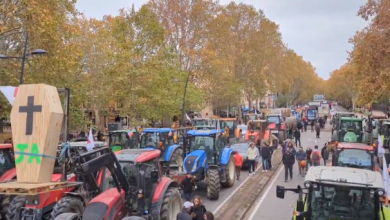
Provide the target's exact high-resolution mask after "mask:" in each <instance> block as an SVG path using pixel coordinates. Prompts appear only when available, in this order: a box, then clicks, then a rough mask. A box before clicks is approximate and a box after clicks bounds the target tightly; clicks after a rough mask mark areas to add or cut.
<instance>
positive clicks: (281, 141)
mask: <svg viewBox="0 0 390 220" xmlns="http://www.w3.org/2000/svg"><path fill="white" fill-rule="evenodd" d="M278 139H279V143H283V141H284V139H285V135H284V132H283V131H279V132H278Z"/></svg>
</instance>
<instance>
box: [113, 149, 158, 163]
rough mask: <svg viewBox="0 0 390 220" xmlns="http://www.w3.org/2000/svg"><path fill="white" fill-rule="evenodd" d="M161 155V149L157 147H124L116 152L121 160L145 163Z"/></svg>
mask: <svg viewBox="0 0 390 220" xmlns="http://www.w3.org/2000/svg"><path fill="white" fill-rule="evenodd" d="M160 155H161V151H160V150H155V149H124V150H120V151H118V152H117V153H116V157H117V158H118V160H119V161H132V162H138V163H143V162H145V161H149V160H151V159H154V158H158V157H160Z"/></svg>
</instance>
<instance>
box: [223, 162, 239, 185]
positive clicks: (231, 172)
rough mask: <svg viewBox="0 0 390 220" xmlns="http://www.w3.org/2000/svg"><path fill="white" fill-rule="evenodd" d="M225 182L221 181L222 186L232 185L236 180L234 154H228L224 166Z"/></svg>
mask: <svg viewBox="0 0 390 220" xmlns="http://www.w3.org/2000/svg"><path fill="white" fill-rule="evenodd" d="M226 169H227V170H226V171H227V172H226V182H225V183H221V185H222V186H223V187H232V186H233V185H234V182H235V181H236V162H235V160H234V156H233V155H230V159H229V163H228V164H227V166H226Z"/></svg>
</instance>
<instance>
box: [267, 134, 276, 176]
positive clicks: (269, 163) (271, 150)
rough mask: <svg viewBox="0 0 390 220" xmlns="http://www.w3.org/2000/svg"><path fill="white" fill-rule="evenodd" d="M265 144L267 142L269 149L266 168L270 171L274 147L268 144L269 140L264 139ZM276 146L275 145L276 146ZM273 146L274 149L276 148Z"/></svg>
mask: <svg viewBox="0 0 390 220" xmlns="http://www.w3.org/2000/svg"><path fill="white" fill-rule="evenodd" d="M265 143H266V144H268V146H269V149H270V155H269V159H268V160H267V161H268V170H269V171H270V170H271V169H272V155H273V153H274V148H273V147H272V146H270V145H269V142H268V141H266V142H265ZM276 148H277V147H276ZM276 148H275V149H276Z"/></svg>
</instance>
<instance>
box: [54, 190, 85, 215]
mask: <svg viewBox="0 0 390 220" xmlns="http://www.w3.org/2000/svg"><path fill="white" fill-rule="evenodd" d="M84 208H85V205H84V201H83V200H82V199H81V198H78V197H76V196H69V195H68V196H65V197H62V198H61V199H60V200H58V202H57V203H56V204H55V205H54V207H53V211H52V212H51V218H50V219H51V220H54V219H55V218H56V217H57V216H59V215H61V214H63V213H67V212H69V213H75V214H78V215H82V214H83V212H84Z"/></svg>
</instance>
